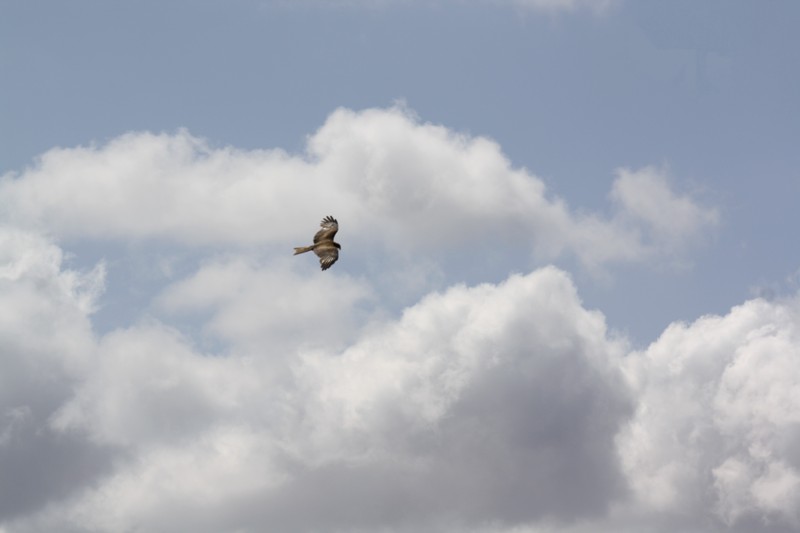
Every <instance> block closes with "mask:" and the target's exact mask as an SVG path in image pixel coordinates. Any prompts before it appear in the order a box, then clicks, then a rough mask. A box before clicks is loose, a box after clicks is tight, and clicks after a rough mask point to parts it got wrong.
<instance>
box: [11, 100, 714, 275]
mask: <svg viewBox="0 0 800 533" xmlns="http://www.w3.org/2000/svg"><path fill="white" fill-rule="evenodd" d="M0 194H2V195H3V197H5V198H6V199H7V201H8V206H9V209H8V211H7V212H6V213H5V214H4V216H5V217H6V219H7V220H8V221H9V222H10V223H13V224H17V225H22V226H24V227H29V228H35V229H37V230H40V231H45V232H47V233H50V234H53V235H56V236H58V237H59V238H60V239H66V240H77V239H84V240H85V239H87V238H95V239H137V240H141V239H154V240H168V241H172V242H176V243H180V244H182V245H186V246H197V245H202V246H209V245H214V246H232V245H238V246H253V245H261V246H263V245H272V244H275V245H280V246H286V247H288V246H292V245H297V244H299V243H302V242H304V241H306V240H308V238H309V235H310V234H311V232H312V231H313V229H314V228H313V226H314V224H315V223H316V221H317V220H318V219H319V218H320V217H322V216H324V215H326V214H334V215H335V216H337V217H338V218H339V219H340V222H341V228H342V229H341V235H342V238H343V239H345V238H346V242H347V243H348V245H349V246H352V247H351V248H348V247H347V246H348V245H346V247H345V249H344V250H343V254H346V253H349V252H348V250H369V255H368V256H367V255H362V256H360V259H361V260H362V262H364V263H368V262H369V261H373V262H374V258H375V257H377V254H380V256H382V257H386V258H389V259H392V260H393V262H390V261H386V260H381V261H378V263H379V264H380V266H381V268H382V269H387V268H389V269H392V267H393V265H394V268H395V269H397V270H399V271H406V270H407V268H406V265H407V264H408V262H409V261H413V262H414V263H419V262H420V259H421V257H420V254H422V258H423V259H424V258H425V257H433V258H434V259H435V260H436V262H442V263H444V262H446V258H447V257H459V254H461V255H466V257H468V258H469V259H470V261H468V262H470V263H471V262H474V261H476V260H478V259H481V260H487V259H488V258H492V257H502V256H508V254H509V253H520V252H522V253H523V254H528V253H531V252H534V253H535V254H536V255H537V256H538V258H539V259H540V260H551V259H553V258H556V257H558V256H560V255H564V254H567V255H573V256H575V257H577V258H578V259H579V260H580V261H581V262H582V263H583V264H584V265H586V266H587V267H589V268H598V267H602V266H603V265H607V264H609V263H614V262H629V261H644V260H648V259H652V258H657V257H659V256H660V255H663V254H672V253H673V252H675V251H676V250H678V249H680V248H681V247H682V246H683V245H684V244H685V243H686V242H687V241H692V240H695V238H696V236H697V235H698V234H703V233H704V232H706V231H707V229H708V228H709V227H710V226H712V225H713V224H714V222H715V221H716V214H715V212H714V211H713V209H707V208H704V207H702V206H700V205H699V204H697V203H695V202H694V201H693V200H692V199H691V198H690V197H688V196H677V195H675V194H674V193H673V192H671V190H670V189H669V187H668V186H667V182H666V180H665V179H664V178H663V176H662V175H660V174H659V173H658V172H656V171H654V170H652V169H644V170H641V171H622V173H621V175H620V177H619V178H618V179H617V181H616V182H615V185H614V192H613V195H614V198H615V199H616V200H617V202H618V206H619V207H620V213H619V214H618V215H617V216H616V217H615V218H612V219H609V218H605V217H602V216H600V215H591V214H590V215H581V214H578V213H575V212H573V211H571V210H570V209H569V207H568V206H567V205H566V204H565V203H564V202H563V201H562V200H560V199H558V198H556V197H553V196H552V195H551V194H548V193H547V191H546V189H545V186H544V183H543V182H542V181H541V180H540V179H539V178H537V177H536V176H535V175H533V174H531V173H530V172H528V171H527V170H525V169H517V168H514V167H512V165H511V163H510V162H509V161H508V159H507V158H506V157H505V156H504V155H503V153H502V151H501V149H500V147H499V146H498V145H497V144H496V143H495V142H493V141H491V140H489V139H487V138H484V137H470V136H467V135H463V134H458V133H456V132H453V131H451V130H448V129H447V128H445V127H442V126H436V125H432V124H427V123H421V122H419V121H418V120H417V119H415V118H414V117H413V116H411V114H410V113H409V112H407V111H405V110H403V109H399V108H392V109H370V110H366V111H362V112H353V111H349V110H346V109H340V110H338V111H336V112H334V113H333V114H332V115H331V116H330V117H329V118H328V120H327V121H326V122H325V124H324V125H323V126H322V127H321V128H320V129H319V131H317V132H316V133H315V134H314V135H312V136H311V137H309V139H308V152H307V154H306V156H305V157H299V156H291V155H288V154H286V153H284V152H282V151H279V150H272V151H250V152H242V151H237V150H233V149H230V148H225V149H215V148H212V147H210V146H208V145H207V144H206V143H204V142H203V141H201V140H199V139H196V138H194V137H192V136H191V135H189V134H188V133H187V132H179V133H177V134H175V135H152V134H147V133H140V134H129V135H125V136H123V137H120V138H118V139H115V140H113V141H111V142H110V143H108V144H107V145H104V146H101V147H90V148H75V149H57V150H51V151H50V152H47V153H46V154H44V155H43V156H42V157H41V159H40V160H39V161H38V164H37V165H36V166H35V167H34V168H32V169H29V170H27V171H26V172H24V173H23V174H22V175H20V176H18V177H16V178H14V177H12V176H6V177H5V178H4V179H3V181H2V183H1V184H0ZM345 236H346V237H345ZM476 246H479V247H481V248H482V249H483V253H482V254H481V257H480V258H479V257H476V256H475V254H474V250H475V247H476ZM357 257H358V256H357ZM397 261H399V262H397Z"/></svg>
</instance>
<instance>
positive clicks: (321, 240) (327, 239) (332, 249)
mask: <svg viewBox="0 0 800 533" xmlns="http://www.w3.org/2000/svg"><path fill="white" fill-rule="evenodd" d="M319 226H320V227H321V228H322V229H321V230H319V231H318V232H317V234H316V235H314V244H312V245H311V246H300V247H297V248H295V249H294V255H297V254H303V253H306V252H310V251H311V250H314V253H315V254H317V257H319V266H320V267H322V270H328V269H329V268H330V267H331V266H332V265H333V264H334V263H335V262H336V260H337V259H339V250H340V249H341V248H342V247H341V246H339V243H338V242H333V237H334V236H335V235H336V232H337V231H339V223H338V222H337V221H336V219H335V218H333V217H332V216H330V215H328V216H326V217H325V218H323V219H322V222H320V223H319Z"/></svg>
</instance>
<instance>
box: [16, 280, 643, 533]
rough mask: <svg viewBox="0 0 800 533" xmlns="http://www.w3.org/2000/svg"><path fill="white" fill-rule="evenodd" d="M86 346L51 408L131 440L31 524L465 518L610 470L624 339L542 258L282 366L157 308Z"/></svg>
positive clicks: (522, 516) (254, 524)
mask: <svg viewBox="0 0 800 533" xmlns="http://www.w3.org/2000/svg"><path fill="white" fill-rule="evenodd" d="M95 353H96V354H97V355H96V363H95V364H94V365H91V367H90V368H87V370H86V372H85V375H84V376H83V380H82V382H81V384H79V386H77V387H76V393H75V395H74V396H73V397H72V398H70V399H68V400H67V401H65V402H64V404H63V405H62V407H61V408H60V409H59V410H58V412H57V413H56V415H55V416H54V417H52V424H51V427H52V428H53V429H54V430H56V431H63V432H67V433H68V434H76V435H86V436H87V438H89V439H90V442H91V443H92V444H93V445H94V446H98V447H102V446H113V447H115V448H119V449H122V450H125V452H126V455H127V456H128V457H130V459H129V460H127V461H124V462H121V463H120V464H119V465H118V467H117V469H116V470H115V472H114V473H113V475H109V476H107V477H106V478H104V479H103V480H102V482H100V483H95V484H94V485H93V486H84V487H82V488H76V492H77V494H76V495H75V496H73V497H72V498H71V499H70V500H68V501H66V502H65V503H63V504H61V505H60V506H55V507H51V508H49V509H48V510H47V511H46V512H43V513H40V514H39V515H38V516H36V517H35V518H34V519H33V521H32V522H31V523H35V524H36V527H45V526H49V525H51V522H48V521H49V520H52V521H53V522H52V523H53V524H54V523H63V522H64V521H65V520H66V522H67V523H68V524H70V523H71V524H72V526H74V527H75V528H76V530H83V529H89V528H91V527H96V528H99V529H101V530H118V529H125V528H126V527H128V526H129V525H130V524H132V523H134V521H135V523H137V524H139V525H140V527H144V528H145V529H148V530H163V529H173V528H175V527H179V528H182V527H188V526H191V527H192V528H194V529H195V530H198V531H219V530H232V529H236V528H243V529H245V530H257V529H259V528H260V527H261V526H262V525H263V524H264V523H270V524H273V525H274V526H275V527H279V528H280V529H281V530H283V531H306V530H310V529H319V528H322V527H325V528H326V529H328V530H352V529H353V528H355V529H359V530H372V529H374V528H376V527H383V526H389V527H393V528H394V527H397V528H404V527H411V528H412V529H413V528H416V527H418V526H419V527H427V526H426V525H428V526H429V525H431V524H436V523H441V524H445V523H454V524H462V525H463V526H464V527H467V528H469V527H473V526H477V525H480V523H482V522H483V521H485V520H486V519H490V520H493V521H497V522H498V523H508V524H515V523H524V522H526V521H529V520H538V519H541V518H544V517H556V518H557V519H559V520H564V521H572V520H574V519H576V518H579V517H587V516H598V515H602V514H603V513H604V511H605V510H606V508H607V507H608V505H609V504H610V502H611V501H613V499H614V498H615V497H617V496H618V495H619V494H621V492H622V490H623V488H624V481H623V478H622V474H621V468H620V466H619V463H618V460H617V458H616V455H615V452H614V445H613V443H614V436H615V434H616V432H617V430H618V429H619V427H620V425H621V424H622V422H624V420H625V419H626V418H627V416H628V415H629V414H630V410H631V403H630V398H629V396H628V395H627V394H626V389H625V387H624V386H623V381H622V376H621V374H620V372H619V370H618V369H617V364H618V361H617V359H619V358H620V357H621V356H622V355H623V353H624V344H622V343H620V342H618V341H615V340H612V339H609V338H608V337H607V333H606V329H605V324H604V321H603V318H602V316H601V315H600V314H599V313H596V312H589V311H586V310H584V309H583V308H582V307H581V305H580V301H579V300H578V298H577V294H576V292H575V289H574V287H573V285H572V283H571V281H570V280H569V278H568V277H567V276H566V275H565V274H564V273H563V272H561V271H558V270H556V269H554V268H548V269H544V270H541V271H537V272H534V273H532V274H530V275H527V276H512V277H511V278H509V279H508V280H506V281H505V282H503V283H502V284H499V285H488V284H487V285H480V286H477V287H471V288H467V287H463V286H462V287H454V288H451V289H449V290H447V291H446V292H443V293H437V294H431V295H429V296H428V297H427V298H425V299H423V300H422V301H420V302H419V303H418V304H417V305H415V306H414V307H411V308H409V309H407V310H406V311H405V313H404V314H403V316H402V317H400V318H399V319H397V320H389V321H386V322H384V323H383V324H381V325H379V326H376V327H374V328H372V329H371V330H370V331H368V332H364V333H363V335H362V336H361V338H359V339H357V340H356V342H354V343H353V344H351V345H350V346H348V347H346V348H344V349H343V350H342V351H340V352H339V351H333V352H331V351H329V350H325V349H322V348H314V349H308V350H303V351H301V353H300V354H299V355H298V356H297V357H295V358H293V359H292V364H291V365H290V368H291V373H290V374H289V375H287V374H277V375H276V373H275V372H274V369H273V366H272V365H271V364H270V363H269V361H266V360H264V358H263V357H251V356H245V355H231V356H228V357H222V358H220V357H213V356H208V355H203V354H201V353H198V352H196V351H194V350H193V348H192V346H191V343H190V342H188V340H187V339H185V338H183V337H181V335H179V334H178V333H177V332H175V331H171V330H170V329H169V328H165V327H164V326H161V325H158V324H142V325H140V326H136V327H133V328H130V329H128V330H124V331H116V332H113V333H110V334H108V335H106V336H105V337H103V338H102V339H100V340H99V341H98V342H97V349H96V352H95ZM109 502H114V505H109ZM301 508H302V509H305V511H304V512H300V509H301ZM309 509H313V512H308V510H309ZM189 510H191V512H188V514H187V511H189ZM198 513H199V514H198ZM187 520H188V521H187ZM22 530H24V528H23V529H22Z"/></svg>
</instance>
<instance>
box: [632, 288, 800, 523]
mask: <svg viewBox="0 0 800 533" xmlns="http://www.w3.org/2000/svg"><path fill="white" fill-rule="evenodd" d="M798 339H800V298H794V299H791V300H787V301H781V302H767V301H764V300H752V301H749V302H747V303H745V304H743V305H741V306H739V307H736V308H734V309H733V310H732V311H731V312H730V313H729V314H728V315H726V316H723V317H719V316H709V317H704V318H702V319H700V320H698V321H696V322H695V323H693V324H691V325H685V324H673V325H672V326H671V327H670V328H668V329H667V330H666V331H665V332H664V334H663V335H662V336H661V338H659V339H658V341H656V342H655V343H653V344H652V345H651V346H650V347H649V348H648V349H647V350H646V351H645V352H643V353H639V354H634V355H633V356H631V357H630V359H629V361H628V363H627V364H626V369H627V373H628V375H629V377H630V380H631V383H632V386H633V388H634V390H635V391H637V395H638V397H639V404H638V410H637V413H636V416H635V417H634V419H633V421H632V423H631V425H630V427H629V428H628V429H627V430H626V431H625V432H624V433H623V434H622V435H621V437H620V440H619V442H620V449H621V452H622V457H623V461H624V463H625V465H626V470H627V472H628V476H629V479H630V480H631V483H632V488H633V489H634V493H635V494H636V496H637V498H639V500H640V501H641V502H642V503H643V504H644V505H645V506H646V507H647V508H650V509H653V510H657V511H659V512H663V513H665V514H667V515H672V516H673V517H675V516H679V515H685V514H687V513H692V514H694V515H697V516H705V515H706V514H707V510H708V509H714V510H715V513H716V514H717V516H718V518H719V519H720V520H721V521H722V522H723V523H726V524H729V525H731V526H742V527H743V529H748V528H753V527H754V526H753V525H752V523H753V522H748V520H750V521H753V520H754V521H755V522H756V523H758V522H763V523H765V524H767V523H769V524H774V525H775V526H776V527H783V528H796V527H797V526H798V524H800V522H798V514H797V509H800V490H799V489H800V485H798V479H799V478H798V473H800V453H798V450H800V414H798V413H800V390H799V389H798V383H800V365H798V364H797V362H798V358H800V349H798V346H800V343H798ZM750 530H752V529H750Z"/></svg>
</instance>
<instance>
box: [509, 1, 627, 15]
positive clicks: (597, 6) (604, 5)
mask: <svg viewBox="0 0 800 533" xmlns="http://www.w3.org/2000/svg"><path fill="white" fill-rule="evenodd" d="M506 2H507V3H512V4H514V5H516V6H518V7H521V8H526V9H531V10H533V11H545V12H550V13H555V12H558V11H567V12H572V11H576V10H583V9H585V10H591V11H594V12H597V13H602V12H604V11H606V10H608V9H611V8H612V7H614V6H616V5H618V4H619V3H620V2H621V0H506Z"/></svg>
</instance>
